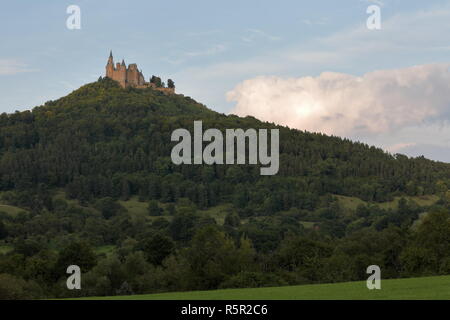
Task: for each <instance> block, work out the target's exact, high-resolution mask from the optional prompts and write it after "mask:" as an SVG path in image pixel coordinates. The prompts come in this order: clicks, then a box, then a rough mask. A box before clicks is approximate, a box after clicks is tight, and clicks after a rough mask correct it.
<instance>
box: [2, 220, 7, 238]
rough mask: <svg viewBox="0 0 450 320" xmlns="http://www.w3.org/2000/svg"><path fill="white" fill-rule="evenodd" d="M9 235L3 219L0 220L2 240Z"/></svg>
mask: <svg viewBox="0 0 450 320" xmlns="http://www.w3.org/2000/svg"><path fill="white" fill-rule="evenodd" d="M7 236H8V230H7V229H6V226H5V224H4V223H3V221H0V240H3V239H5V238H6V237H7Z"/></svg>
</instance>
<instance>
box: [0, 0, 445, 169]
mask: <svg viewBox="0 0 450 320" xmlns="http://www.w3.org/2000/svg"><path fill="white" fill-rule="evenodd" d="M70 5H77V6H79V8H80V10H81V20H80V21H81V28H80V29H68V28H67V26H66V20H67V19H68V18H69V16H70V14H68V13H67V12H66V11H67V8H68V7H69V6H70ZM372 5H376V6H378V7H379V8H380V13H381V19H380V23H381V24H380V27H381V29H377V30H370V29H368V28H367V25H366V22H367V19H368V18H369V17H370V16H371V14H370V13H369V14H368V13H367V8H368V7H369V6H372ZM0 36H1V39H2V41H1V45H0V46H1V48H0V49H1V50H0V88H1V89H0V90H1V91H0V112H8V113H10V112H14V111H16V110H27V109H31V108H33V107H35V106H38V105H41V104H43V103H45V102H46V101H48V100H54V99H57V98H59V97H62V96H64V95H67V94H68V93H70V92H72V91H73V90H76V89H77V88H79V87H80V86H82V85H84V84H86V83H89V82H93V81H96V80H97V79H98V77H99V76H103V75H104V73H105V65H106V61H107V58H108V55H109V51H110V50H112V51H113V54H114V57H115V59H116V60H120V61H121V60H122V59H125V62H126V63H137V64H138V67H139V68H140V69H142V71H143V73H144V75H145V77H146V78H147V80H148V79H149V78H150V77H151V75H153V74H154V75H158V76H161V77H162V78H163V80H167V79H168V78H171V79H173V80H174V81H175V85H176V88H177V89H176V90H177V92H179V93H182V94H184V95H186V96H191V97H192V98H194V99H196V100H197V101H199V102H201V103H204V104H206V105H207V106H208V107H209V108H211V109H213V110H216V111H218V112H221V113H227V114H228V113H234V114H238V115H241V116H245V115H252V116H255V117H256V118H259V119H261V120H264V121H270V122H275V123H278V124H281V125H287V126H289V127H292V128H297V129H300V130H308V131H313V132H323V133H326V134H330V135H338V136H342V137H347V138H350V139H352V140H355V141H362V142H365V143H368V144H370V145H376V146H378V147H381V148H383V149H385V150H387V151H389V152H391V153H403V154H407V155H409V156H420V155H424V156H425V157H427V158H431V159H434V160H439V161H446V162H450V124H449V120H450V72H449V66H450V0H447V1H443V0H430V1H423V0H410V1H405V0H372V1H371V0H343V1H335V0H315V1H300V0H280V1H266V0H245V1H243V0H239V1H235V0H227V1H217V0H214V1H212V0H191V1H185V0H184V1H183V0H171V1H153V0H145V1H144V0H142V1H140V0H133V1H118V0H95V1H94V0H84V1H81V0H78V1H77V0H72V1H64V0H58V1H54V0H52V1H51V0H41V1H25V0H17V1H9V2H5V3H2V9H1V10H0Z"/></svg>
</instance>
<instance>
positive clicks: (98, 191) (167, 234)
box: [0, 78, 450, 297]
mask: <svg viewBox="0 0 450 320" xmlns="http://www.w3.org/2000/svg"><path fill="white" fill-rule="evenodd" d="M195 120H202V121H203V127H204V130H206V129H208V128H217V129H219V130H222V131H223V130H225V129H227V128H231V129H234V128H242V129H248V128H254V129H259V128H267V129H271V128H278V129H279V130H280V170H279V172H278V174H277V175H275V176H261V175H260V171H259V167H258V165H211V166H210V165H175V164H173V163H172V161H171V159H170V153H171V149H172V147H173V146H174V144H175V143H172V142H171V139H170V137H171V133H172V132H173V131H174V130H175V129H178V128H186V129H188V130H192V128H193V122H194V121H195ZM449 185H450V165H449V164H446V163H440V162H435V161H431V160H427V159H425V158H424V157H419V158H408V157H406V156H404V155H391V154H388V153H386V152H384V151H382V150H381V149H378V148H375V147H370V146H368V145H365V144H363V143H358V142H352V141H350V140H348V139H342V138H339V137H330V136H326V135H322V134H316V133H309V132H303V131H299V130H294V129H289V128H286V127H280V126H276V125H275V124H272V123H265V122H261V121H259V120H257V119H255V118H253V117H246V118H241V117H237V116H234V115H224V114H220V113H217V112H214V111H212V110H210V109H208V108H207V107H206V106H204V105H202V104H200V103H198V102H196V101H194V100H193V99H191V98H189V97H185V96H183V95H177V94H171V95H166V94H164V93H162V92H160V91H157V90H153V89H151V88H148V89H135V88H127V89H123V88H121V87H120V86H119V85H118V84H117V83H116V82H115V81H112V80H110V79H108V78H104V79H99V81H98V82H95V83H91V84H87V85H85V86H83V87H81V88H80V89H78V90H75V91H74V92H72V93H71V94H69V95H68V96H66V97H63V98H61V99H58V100H55V101H49V102H47V103H45V105H43V106H39V107H36V108H34V109H33V110H32V111H24V112H16V113H14V114H1V115H0V193H1V199H0V247H3V248H7V250H6V249H5V250H2V251H0V296H1V292H2V288H14V290H13V291H14V292H15V293H14V295H9V296H8V297H16V296H17V297H18V296H23V295H25V296H26V295H32V296H33V297H64V296H72V295H81V296H88V295H89V296H90V295H113V294H125V293H151V292H160V291H180V290H205V289H217V288H233V287H260V286H268V285H270V286H284V285H296V284H305V283H317V282H322V283H323V282H342V281H356V280H362V279H364V278H365V277H366V276H367V275H366V274H365V268H366V267H367V266H368V265H371V264H378V265H380V266H381V267H382V270H383V274H385V275H386V277H388V278H394V277H400V276H402V277H404V276H423V275H439V274H448V273H450V256H449V252H450V240H449V236H448V235H449V234H450V232H449V230H450V226H449V221H448V216H449V203H450V202H449V201H450V193H449V192H448V186H449ZM70 264H76V265H79V266H80V267H81V268H82V270H83V274H84V278H83V281H84V282H83V283H84V285H83V289H82V290H81V291H80V292H70V291H68V290H67V289H66V288H65V277H66V273H65V268H66V267H67V266H68V265H70ZM29 287H31V288H34V289H33V290H25V289H24V288H29ZM9 291H11V289H8V292H9Z"/></svg>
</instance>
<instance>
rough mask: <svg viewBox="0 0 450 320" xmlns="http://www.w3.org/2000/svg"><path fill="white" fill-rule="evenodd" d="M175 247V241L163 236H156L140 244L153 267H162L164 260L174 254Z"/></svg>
mask: <svg viewBox="0 0 450 320" xmlns="http://www.w3.org/2000/svg"><path fill="white" fill-rule="evenodd" d="M174 247H175V245H174V243H173V241H172V240H171V239H170V238H169V237H166V236H164V235H161V234H155V235H153V236H152V237H150V238H147V239H144V240H143V241H142V242H141V243H140V244H139V248H140V249H141V250H142V251H143V252H144V254H145V257H146V259H147V261H148V262H150V263H151V264H153V265H161V264H162V262H163V260H164V259H165V258H167V257H168V256H169V255H170V254H171V253H172V252H173V250H174Z"/></svg>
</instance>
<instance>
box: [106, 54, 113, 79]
mask: <svg viewBox="0 0 450 320" xmlns="http://www.w3.org/2000/svg"><path fill="white" fill-rule="evenodd" d="M106 76H107V77H108V78H111V79H113V77H114V58H113V55H112V50H111V51H110V53H109V58H108V63H107V64H106Z"/></svg>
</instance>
